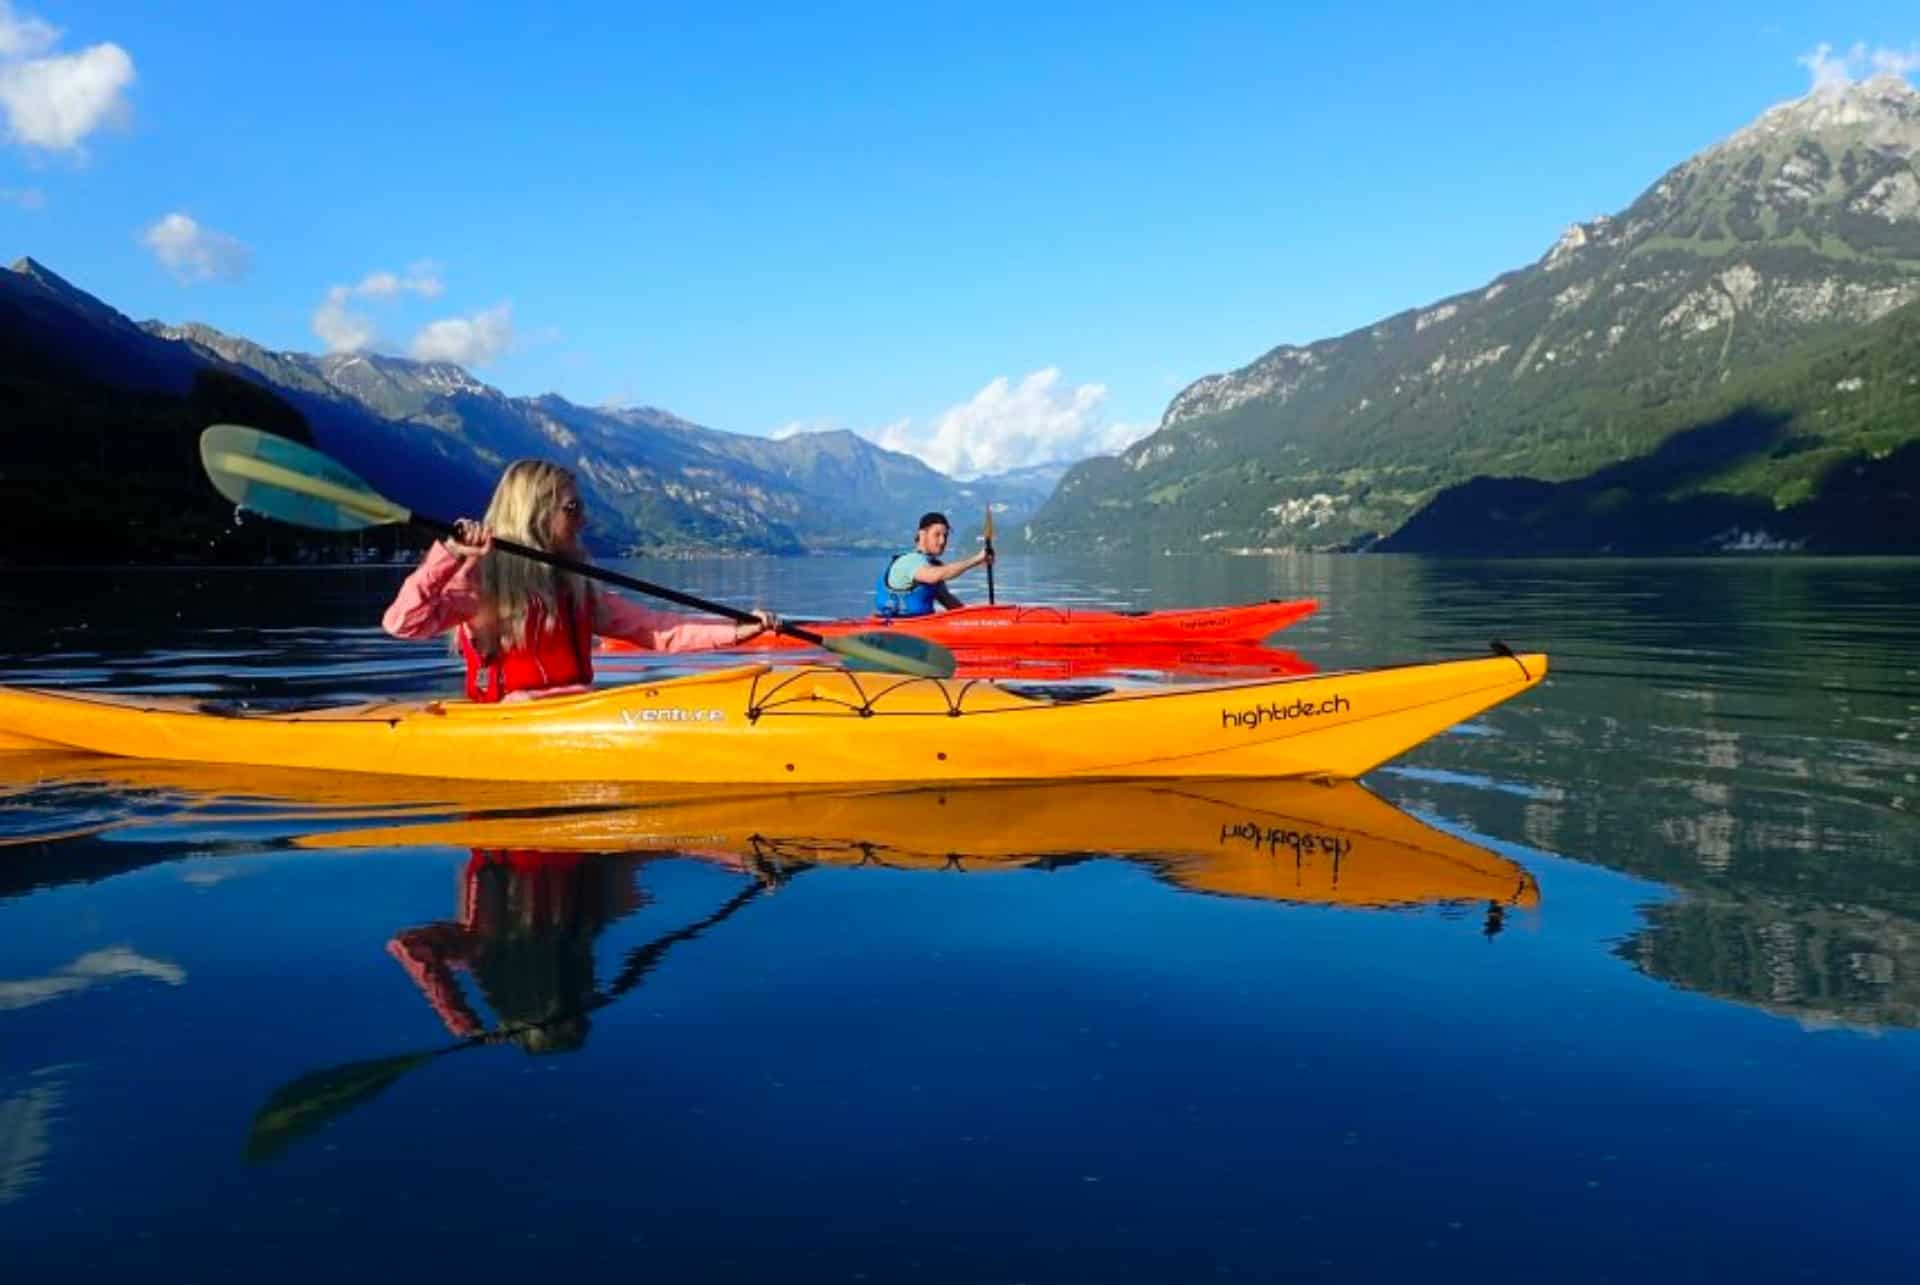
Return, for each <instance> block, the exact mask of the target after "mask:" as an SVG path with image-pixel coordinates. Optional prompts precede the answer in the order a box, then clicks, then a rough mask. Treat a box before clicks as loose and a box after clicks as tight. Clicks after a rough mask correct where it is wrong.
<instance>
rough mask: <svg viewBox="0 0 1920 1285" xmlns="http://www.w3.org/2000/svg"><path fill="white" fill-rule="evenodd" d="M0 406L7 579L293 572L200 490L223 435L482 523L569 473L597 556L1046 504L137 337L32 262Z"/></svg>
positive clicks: (492, 398)
mask: <svg viewBox="0 0 1920 1285" xmlns="http://www.w3.org/2000/svg"><path fill="white" fill-rule="evenodd" d="M0 395H4V396H5V397H6V399H7V405H8V408H9V413H8V416H7V421H6V423H5V425H4V426H0V434H4V440H5V441H6V444H7V450H6V453H5V456H4V459H5V463H4V464H3V465H0V508H4V509H5V513H4V515H3V516H0V563H16V564H17V563H29V562H45V561H79V562H91V561H123V560H124V561H172V560H193V561H204V560H212V559H223V558H237V559H245V558H249V557H258V556H290V555H291V554H292V553H293V552H294V551H295V549H294V545H295V544H296V543H298V542H296V541H293V540H291V539H290V538H289V537H287V536H286V534H285V533H284V532H282V533H278V534H277V535H275V536H271V537H270V536H267V535H263V534H256V533H243V534H238V535H236V534H235V533H234V530H233V512H232V508H231V506H230V505H226V504H224V503H223V502H221V501H220V500H219V497H218V496H217V495H216V494H215V493H214V492H213V491H212V490H211V488H210V487H209V486H208V485H207V484H206V482H205V479H204V478H203V477H201V476H200V471H199V467H198V456H197V451H196V447H195V440H196V438H197V434H198V432H199V429H200V428H201V427H204V426H205V425H206V424H208V423H211V422H215V421H218V420H231V421H236V422H240V423H247V424H252V425H255V426H257V427H261V428H267V429H270V430H272V431H275V432H280V433H283V434H285V435H287V436H291V437H294V438H296V439H297V440H300V441H306V442H311V443H313V444H315V445H318V446H319V447H320V448H321V449H323V450H326V451H327V452H329V453H330V454H333V455H335V456H337V457H338V458H340V459H341V460H342V461H343V462H345V463H346V464H348V465H349V466H350V467H352V468H353V469H354V470H355V471H357V472H359V473H360V474H361V475H362V476H364V477H365V478H366V479H367V480H368V481H369V482H370V483H371V484H372V485H373V486H374V487H375V488H376V489H378V490H380V491H383V492H385V493H387V494H390V495H392V496H393V497H394V498H395V499H397V500H399V501H400V502H401V503H403V504H406V505H407V506H409V507H411V508H416V509H419V510H420V511H422V512H428V513H438V514H445V515H451V514H475V515H477V514H479V513H480V512H481V511H483V510H484V508H485V506H486V503H487V498H488V496H489V495H490V493H491V491H492V487H493V482H494V479H495V478H496V477H497V476H498V474H499V471H500V468H501V467H502V466H503V465H504V464H505V463H507V462H508V461H510V460H513V459H516V458H520V457H523V456H543V457H547V458H552V459H557V460H560V461H562V462H564V463H566V464H567V465H568V466H569V467H571V468H572V469H574V471H575V472H576V473H577V474H578V476H579V478H580V482H581V488H582V490H583V491H584V492H585V494H586V498H587V500H588V504H589V508H590V511H591V514H592V518H591V520H592V527H591V528H590V531H589V541H590V542H591V543H593V544H594V545H595V546H596V547H597V548H599V549H600V550H601V551H602V552H628V551H645V552H677V551H688V552H691V551H716V550H737V551H751V552H764V553H802V552H810V551H819V550H830V549H858V548H873V549H879V548H892V547H896V546H899V545H901V544H903V543H905V542H906V541H908V540H909V539H910V538H911V536H912V530H913V523H914V519H915V518H916V517H918V515H919V514H920V513H921V512H922V511H924V510H926V509H930V508H941V509H949V510H951V511H953V513H954V515H955V517H956V519H957V520H959V521H960V523H961V524H962V526H963V527H969V526H971V525H972V524H971V523H969V521H968V519H967V518H966V517H965V516H964V515H966V514H970V513H973V512H976V511H982V510H984V505H985V502H986V498H987V497H988V496H989V495H990V496H991V498H992V499H993V500H994V501H995V502H996V503H999V504H1003V505H1007V506H1008V508H1009V511H1010V512H1011V513H1012V514H1013V515H1014V517H1015V520H1018V518H1019V517H1023V516H1024V515H1025V514H1026V513H1029V512H1031V510H1032V509H1033V508H1035V507H1037V506H1038V504H1039V503H1040V502H1041V500H1043V499H1044V498H1045V496H1044V493H1042V492H1040V491H1038V490H1037V489H1035V488H1034V487H1033V486H1032V485H1030V484H1029V485H1025V486H1024V487H1022V486H1008V487H1007V488H1005V489H1004V490H999V489H995V490H992V491H987V490H983V489H982V488H981V485H980V484H978V483H961V482H956V481H955V480H953V479H951V478H948V477H946V476H945V475H943V474H941V473H938V472H936V471H934V470H933V469H931V468H929V467H927V466H926V465H925V464H923V463H921V462H920V461H918V460H916V459H914V458H912V457H911V456H907V455H903V454H900V453H898V452H893V451H887V450H883V449H881V448H879V447H877V446H874V445H872V444H871V443H869V442H866V441H865V440H863V439H861V438H859V437H856V436H854V435H853V434H851V433H826V434H803V435H800V436H798V437H793V438H789V439H786V440H784V441H777V442H776V441H771V440H767V439H763V438H758V437H750V436H745V435H741V434H734V433H725V432H720V431H718V430H715V429H710V428H703V427H701V426H699V425H697V424H693V423H690V422H688V421H686V420H683V419H681V418H679V417H677V416H675V415H672V414H670V413H668V412H666V411H661V410H655V409H651V408H637V409H635V408H629V409H604V408H592V407H585V406H579V405H575V404H574V403H572V402H569V401H567V400H566V399H564V398H561V397H558V396H553V395H548V396H544V397H534V398H520V397H509V396H507V395H505V394H504V393H502V392H500V391H499V390H498V389H496V388H493V387H491V386H489V385H487V384H485V383H483V382H481V381H479V380H477V379H475V378H474V377H473V376H472V375H471V374H469V373H468V372H467V371H465V370H463V369H461V368H460V367H458V366H454V365H451V364H448V363H443V362H415V361H408V360H404V359H402V358H397V357H388V356H383V355H379V354H373V353H350V354H339V355H332V356H312V355H309V354H305V353H296V352H274V351H270V350H268V349H266V348H263V347H261V346H260V345H258V344H256V343H253V342H251V341H249V340H247V339H244V338H240V337H236V336H231V335H226V334H222V333H221V332H220V331H218V330H215V329H213V328H211V327H208V326H203V325H197V324H189V325H181V326H171V325H165V324H162V323H159V322H152V321H149V322H146V323H144V324H141V325H136V324H134V323H133V322H132V321H131V320H129V319H128V318H127V317H125V316H123V315H122V314H120V313H119V312H117V311H115V310H114V309H112V308H111V307H109V306H107V305H106V304H104V303H102V302H101V301H99V300H98V299H95V298H94V297H93V296H91V295H89V294H87V293H86V292H85V291H83V290H80V289H78V288H77V287H75V286H73V285H72V284H70V283H68V282H67V281H65V280H63V279H61V278H60V277H59V276H58V275H56V274H55V273H53V272H51V271H50V270H48V269H47V268H46V267H44V266H43V265H41V264H39V263H36V262H35V261H33V260H32V259H22V260H20V261H19V262H17V263H15V264H14V265H13V267H12V269H11V270H10V271H7V272H0ZM257 531H258V524H256V525H255V527H254V528H253V532H257ZM394 538H395V537H394V535H393V533H385V534H382V535H380V536H377V537H375V546H376V548H377V549H378V550H379V551H381V552H383V553H384V552H386V551H387V550H389V549H391V547H392V545H393V541H394ZM309 543H311V542H309ZM310 551H311V550H309V552H310Z"/></svg>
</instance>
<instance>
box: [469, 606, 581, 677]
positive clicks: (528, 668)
mask: <svg viewBox="0 0 1920 1285" xmlns="http://www.w3.org/2000/svg"><path fill="white" fill-rule="evenodd" d="M560 610H561V613H562V617H563V620H562V624H561V626H560V627H559V628H558V629H548V628H546V627H545V626H546V609H545V607H543V606H542V605H541V602H540V600H539V599H538V598H535V599H534V600H533V601H532V602H530V603H528V604H527V639H526V641H525V642H524V643H522V644H520V645H519V646H517V647H503V648H502V650H501V651H500V653H499V654H498V655H496V656H494V657H493V658H492V659H488V658H487V657H484V656H482V655H481V654H480V651H479V649H478V648H476V647H475V646H474V645H473V633H472V631H470V630H469V629H468V628H467V627H466V626H465V625H461V626H460V654H461V655H462V656H465V657H466V658H467V699H468V700H470V701H481V702H484V703H492V702H493V701H497V700H500V699H501V698H502V697H504V696H506V695H507V694H508V693H510V692H537V691H543V690H545V689H546V688H549V687H572V686H576V685H577V686H582V687H584V686H586V685H587V684H589V683H591V682H592V681H593V597H592V594H591V593H587V594H584V595H582V596H581V600H580V601H578V602H574V601H573V600H572V599H571V598H562V599H561V600H560Z"/></svg>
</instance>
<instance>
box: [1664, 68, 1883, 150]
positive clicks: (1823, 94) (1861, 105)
mask: <svg viewBox="0 0 1920 1285" xmlns="http://www.w3.org/2000/svg"><path fill="white" fill-rule="evenodd" d="M1801 138H1831V139H1835V140H1836V141H1841V142H1843V143H1844V142H1846V141H1859V142H1862V143H1865V144H1866V145H1868V146H1870V147H1875V148H1879V149H1894V150H1898V151H1900V152H1902V154H1911V153H1912V151H1913V150H1914V149H1915V148H1916V147H1920V90H1916V89H1915V88H1914V87H1913V86H1912V85H1910V84H1908V83H1907V81H1906V80H1905V79H1903V78H1902V77H1900V76H1896V75H1894V74H1893V73H1892V72H1882V73H1881V74H1879V75H1877V76H1871V77H1868V78H1867V79H1866V80H1861V81H1856V82H1853V83H1851V84H1846V85H1830V86H1823V87H1821V88H1818V89H1815V90H1814V91H1813V92H1811V93H1809V94H1807V95H1806V96H1805V97H1802V98H1795V99H1792V100H1790V101H1788V102H1784V103H1780V104H1778V105H1776V106H1773V107H1770V108H1768V109H1767V110H1766V111H1764V112H1762V113H1761V114H1760V117H1759V119H1757V120H1755V121H1754V122H1753V123H1752V124H1751V125H1748V126H1746V127H1745V128H1744V129H1741V130H1739V131H1737V132H1736V133H1734V134H1733V135H1731V136H1730V137H1728V138H1727V139H1726V140H1725V141H1724V142H1721V143H1719V144H1718V145H1716V146H1714V147H1712V148H1709V149H1708V150H1707V151H1706V152H1705V153H1703V154H1702V157H1701V159H1705V158H1706V157H1710V156H1713V155H1715V154H1716V153H1720V152H1729V151H1740V150H1744V149H1748V148H1753V147H1767V146H1769V145H1771V144H1774V143H1777V142H1779V141H1781V140H1782V139H1786V140H1792V141H1798V140H1799V139H1801Z"/></svg>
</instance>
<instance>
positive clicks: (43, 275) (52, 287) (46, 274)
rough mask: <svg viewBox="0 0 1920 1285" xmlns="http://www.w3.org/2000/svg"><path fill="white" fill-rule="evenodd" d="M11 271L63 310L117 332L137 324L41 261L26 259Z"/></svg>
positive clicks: (10, 269)
mask: <svg viewBox="0 0 1920 1285" xmlns="http://www.w3.org/2000/svg"><path fill="white" fill-rule="evenodd" d="M8 271H10V272H14V273H17V274H18V275H19V276H20V278H21V279H22V283H24V284H27V285H28V288H29V289H37V290H38V291H39V292H40V294H41V295H42V297H45V298H51V299H52V300H53V301H54V302H56V303H58V304H60V305H61V306H62V307H65V308H67V309H70V310H72V311H73V312H77V313H79V314H81V315H82V316H85V317H87V318H88V319H90V320H92V321H95V322H98V323H101V324H103V325H110V326H113V327H115V328H116V329H130V328H132V327H133V322H132V321H130V320H129V319H128V318H127V317H125V316H124V315H122V314H121V313H119V312H116V311H114V310H113V309H112V308H109V307H108V306H107V305H106V304H104V303H101V302H100V301H99V300H98V299H96V298H94V297H93V296H92V295H90V294H88V293H87V292H86V291H85V290H82V289H80V288H79V287H78V286H76V285H74V284H72V283H71V282H69V281H68V280H67V279H66V278H65V277H63V276H61V275H60V274H59V273H57V272H55V271H54V270H53V269H51V268H49V267H47V266H46V265H45V264H44V263H41V262H40V261H39V260H37V259H33V258H29V257H26V256H22V257H21V258H19V259H16V260H14V262H13V263H12V264H11V265H10V266H9V268H8Z"/></svg>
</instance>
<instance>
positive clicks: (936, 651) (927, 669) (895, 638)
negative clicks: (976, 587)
mask: <svg viewBox="0 0 1920 1285" xmlns="http://www.w3.org/2000/svg"><path fill="white" fill-rule="evenodd" d="M821 646H823V647H825V648H826V649H827V650H828V651H830V652H832V653H834V654H835V655H836V656H838V657H840V658H841V659H842V660H844V661H846V662H847V668H848V669H856V670H864V671H867V672H869V673H881V674H912V675H914V676H915V677H916V678H951V677H953V670H954V659H953V653H952V652H950V651H948V650H947V649H946V648H945V647H942V646H941V645H940V644H939V643H936V642H929V641H927V640H926V639H925V638H915V637H914V636H913V635H912V634H896V633H871V634H843V635H841V636H839V637H834V638H823V639H821Z"/></svg>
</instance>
